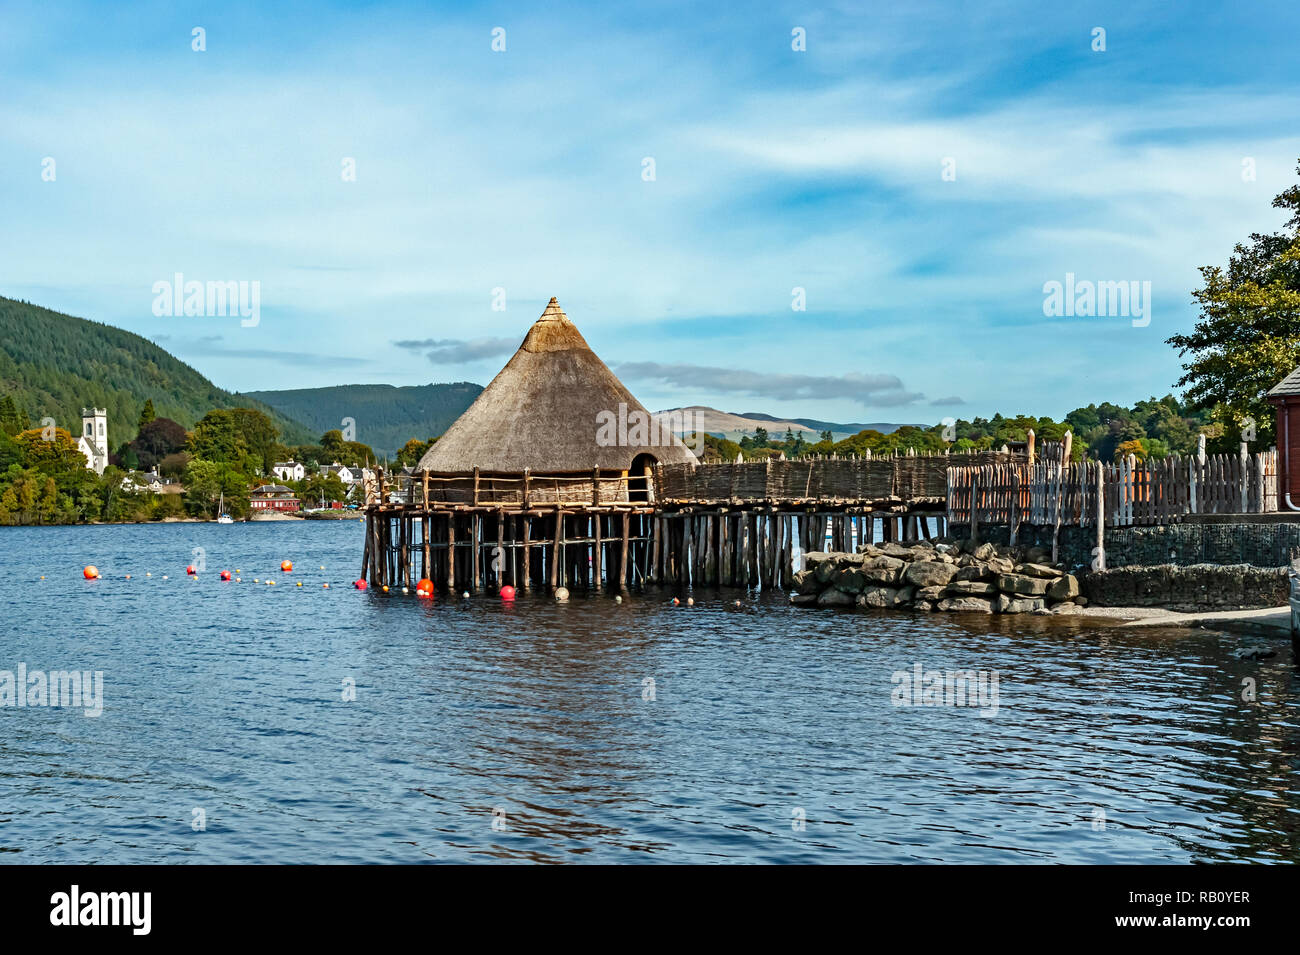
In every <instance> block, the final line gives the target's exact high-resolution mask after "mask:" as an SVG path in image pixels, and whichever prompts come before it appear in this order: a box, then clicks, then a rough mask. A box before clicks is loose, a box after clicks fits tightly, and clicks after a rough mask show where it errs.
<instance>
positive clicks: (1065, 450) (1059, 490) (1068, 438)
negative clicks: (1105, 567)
mask: <svg viewBox="0 0 1300 955" xmlns="http://www.w3.org/2000/svg"><path fill="white" fill-rule="evenodd" d="M1073 443H1074V432H1072V431H1067V432H1065V440H1064V442H1063V443H1062V445H1061V463H1060V465H1059V467H1058V469H1057V472H1056V473H1057V477H1056V523H1055V526H1054V527H1053V528H1052V563H1053V564H1055V563H1057V562H1058V561H1059V560H1060V555H1059V551H1060V538H1061V509H1062V507H1063V505H1064V498H1065V469H1066V468H1067V467H1069V466H1070V448H1071V445H1072V444H1073Z"/></svg>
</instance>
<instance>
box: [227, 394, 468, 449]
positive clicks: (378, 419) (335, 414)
mask: <svg viewBox="0 0 1300 955" xmlns="http://www.w3.org/2000/svg"><path fill="white" fill-rule="evenodd" d="M482 390H483V387H482V386H481V385H475V384H471V383H470V382H468V381H459V382H455V383H452V384H442V385H406V386H403V387H395V386H393V385H336V386H335V387H332V388H299V389H296V390H292V391H251V392H249V395H250V396H251V397H253V398H256V399H257V400H258V401H262V402H264V403H266V404H267V405H270V406H271V407H272V408H275V409H276V410H277V411H279V412H280V413H281V414H284V415H287V416H288V417H291V418H294V419H296V420H298V421H302V422H303V423H305V424H306V425H307V426H308V427H310V428H311V429H312V430H313V431H314V432H315V433H316V434H323V433H324V432H325V431H328V430H330V429H331V428H342V427H343V424H342V422H343V419H344V418H351V419H352V420H353V421H354V422H356V440H358V441H360V442H362V443H364V444H368V445H370V446H371V447H372V448H374V449H375V450H376V451H378V452H379V453H380V454H383V453H385V452H386V453H388V454H395V453H396V452H397V450H398V449H399V448H401V447H402V445H404V444H406V442H407V441H409V440H410V439H412V438H418V439H419V440H421V441H426V440H428V439H429V438H431V437H436V436H437V435H440V434H442V433H443V432H444V431H446V430H447V428H448V427H450V426H451V423H452V422H453V421H455V420H456V419H457V418H459V417H460V415H461V413H462V412H464V410H465V409H466V408H468V407H469V406H470V405H471V404H473V402H474V399H475V398H477V397H478V396H479V392H481V391H482Z"/></svg>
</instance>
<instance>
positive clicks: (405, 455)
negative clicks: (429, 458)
mask: <svg viewBox="0 0 1300 955" xmlns="http://www.w3.org/2000/svg"><path fill="white" fill-rule="evenodd" d="M431 444H433V442H432V441H421V440H420V439H419V438H412V439H411V440H410V441H407V442H406V444H404V445H402V450H400V451H398V452H397V463H398V464H399V465H407V464H409V465H411V466H412V467H414V466H415V465H417V464H419V463H420V458H422V457H424V452H426V451H428V450H429V446H430V445H431Z"/></svg>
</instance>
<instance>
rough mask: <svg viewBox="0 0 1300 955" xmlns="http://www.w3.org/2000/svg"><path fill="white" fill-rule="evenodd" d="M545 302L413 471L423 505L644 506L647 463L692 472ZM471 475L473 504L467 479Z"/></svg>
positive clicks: (683, 452) (669, 439) (689, 460)
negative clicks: (423, 480) (422, 489)
mask: <svg viewBox="0 0 1300 955" xmlns="http://www.w3.org/2000/svg"><path fill="white" fill-rule="evenodd" d="M695 460H696V459H695V455H694V454H692V453H691V450H690V448H688V447H687V446H686V445H685V444H684V443H683V442H682V441H681V439H680V438H679V437H678V436H677V435H676V434H674V433H673V431H672V430H671V428H669V427H665V428H663V429H661V428H660V427H659V426H658V425H657V424H656V423H655V422H654V420H653V419H652V418H651V415H650V413H649V412H648V411H647V410H646V409H645V407H644V406H643V405H642V404H641V402H639V401H637V400H636V398H634V397H633V396H632V394H631V392H629V391H628V390H627V388H626V387H624V386H623V383H622V382H621V381H619V380H618V378H616V377H615V376H614V373H613V372H611V371H610V370H609V368H608V367H606V365H605V363H604V362H603V361H601V360H600V359H599V358H597V357H596V355H595V353H594V352H592V350H591V348H590V346H589V345H588V344H587V342H586V340H585V339H584V338H583V337H582V333H581V332H579V331H578V328H577V326H576V325H574V324H573V322H571V321H570V320H569V318H568V316H567V315H565V314H564V311H563V309H561V308H560V305H559V303H558V302H557V301H556V300H555V299H554V298H552V299H551V301H550V303H549V304H548V305H547V306H546V309H545V311H543V312H542V315H541V317H540V318H539V319H537V321H536V322H534V323H533V327H532V328H530V329H529V330H528V334H527V335H526V336H525V337H524V341H523V344H521V345H520V346H519V350H518V351H517V352H515V354H514V357H513V358H511V359H510V361H508V362H507V363H506V365H505V367H504V368H502V369H501V371H500V372H498V373H497V376H496V377H495V378H493V379H492V381H491V383H490V384H489V385H488V386H487V387H486V388H484V389H483V392H482V394H480V395H479V396H478V398H477V399H476V400H475V402H474V403H473V404H472V405H470V407H469V408H468V409H467V410H466V411H465V413H464V414H462V415H461V416H460V417H459V418H457V419H456V422H455V423H454V424H452V426H451V427H450V428H448V429H447V432H446V434H444V435H443V436H442V437H441V438H439V439H438V441H437V442H436V443H435V444H434V445H433V447H431V448H430V449H429V450H428V452H427V453H425V455H424V457H423V458H421V459H420V463H419V465H418V466H417V468H416V472H417V473H416V476H417V478H418V477H420V476H421V472H424V473H427V474H428V475H429V476H430V479H431V480H430V489H429V499H430V500H431V501H437V500H443V501H467V500H471V499H475V500H477V501H478V502H480V503H485V502H497V503H509V502H519V503H522V502H523V500H524V480H523V479H524V476H525V474H527V476H528V481H527V490H528V500H529V502H537V503H542V502H545V501H556V500H565V501H569V500H571V501H586V502H587V503H591V501H592V492H593V475H595V474H597V473H598V474H599V476H600V483H599V499H600V501H601V502H602V503H605V502H613V501H619V500H624V501H626V500H644V499H645V498H646V497H647V496H648V494H649V481H648V477H647V475H648V473H649V470H650V469H651V468H652V467H653V466H654V465H655V464H694V463H695ZM475 472H477V481H478V488H477V496H476V497H474V498H472V497H471V495H473V494H474V488H473V484H472V482H473V480H474V478H473V477H472V475H474V474H475Z"/></svg>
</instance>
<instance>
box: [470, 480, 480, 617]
mask: <svg viewBox="0 0 1300 955" xmlns="http://www.w3.org/2000/svg"><path fill="white" fill-rule="evenodd" d="M474 498H475V499H476V500H477V499H478V468H475V469H474ZM469 538H470V547H471V548H472V549H473V555H472V556H471V558H470V571H471V572H472V573H473V575H474V579H473V580H472V581H470V588H469V589H470V592H471V593H478V592H479V572H480V568H479V563H480V561H482V559H483V555H482V553H480V550H481V544H482V541H483V518H482V516H481V515H479V514H471V515H470V518H469Z"/></svg>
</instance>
